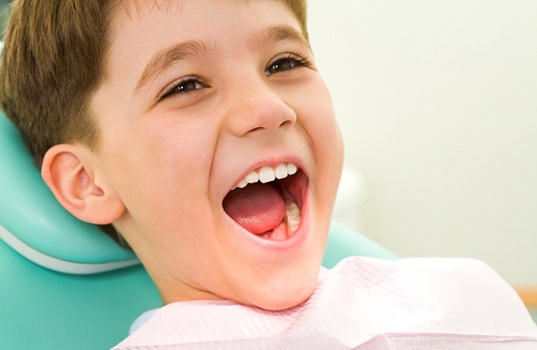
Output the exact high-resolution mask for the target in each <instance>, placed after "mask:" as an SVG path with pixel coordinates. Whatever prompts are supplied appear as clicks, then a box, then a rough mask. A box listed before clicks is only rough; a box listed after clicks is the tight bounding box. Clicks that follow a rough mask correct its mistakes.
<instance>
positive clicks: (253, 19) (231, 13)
mask: <svg viewBox="0 0 537 350" xmlns="http://www.w3.org/2000/svg"><path fill="white" fill-rule="evenodd" d="M125 3H126V2H125ZM141 3H142V5H140V6H139V7H137V8H134V7H133V8H130V9H129V11H126V10H125V8H123V7H119V11H118V12H117V14H115V17H114V20H113V25H112V29H111V33H110V34H111V36H110V38H109V40H110V51H109V54H108V55H107V57H106V59H107V61H106V76H105V79H104V81H103V83H102V85H101V86H100V88H99V89H98V91H97V93H96V95H95V96H94V99H93V100H92V105H91V106H92V107H91V108H92V112H94V114H95V115H96V121H97V123H98V126H99V129H100V132H101V138H100V146H99V148H98V149H97V151H96V152H95V153H94V154H93V156H92V157H94V158H93V159H94V164H95V171H96V174H98V176H100V177H101V179H105V181H107V183H108V184H109V185H110V187H111V188H113V189H114V191H115V192H116V193H117V195H118V197H119V198H121V200H122V202H123V203H124V205H125V208H126V209H125V212H124V213H123V214H122V215H121V216H120V217H119V218H117V220H115V221H114V223H115V225H116V227H117V228H118V229H119V231H120V232H122V234H123V235H124V236H125V238H126V239H127V240H128V242H129V243H130V244H131V246H132V247H133V249H134V250H135V251H136V253H137V254H138V255H139V257H140V259H141V260H142V261H143V263H144V265H145V266H146V268H147V270H148V271H149V273H150V274H151V276H152V278H153V279H154V281H155V283H156V284H157V286H158V288H159V290H160V292H161V294H162V296H163V299H164V302H165V303H169V302H174V301H180V300H192V299H231V300H235V301H238V302H240V303H244V304H249V305H255V306H259V307H262V308H267V309H282V308H287V307H290V306H294V305H296V304H298V303H300V302H301V301H303V300H305V299H306V298H307V297H309V296H310V294H311V293H312V292H313V290H314V288H315V286H316V282H317V274H318V269H319V265H320V262H321V259H322V256H323V252H324V247H325V243H326V238H327V232H328V227H329V223H330V217H331V211H332V206H333V201H334V198H335V194H336V190H337V185H338V182H339V176H340V172H341V167H342V157H343V156H342V153H343V152H342V142H341V138H340V134H339V130H338V127H337V124H336V120H335V117H334V111H333V107H332V103H331V100H330V96H329V93H328V91H327V88H326V86H325V84H324V82H323V80H322V79H321V77H320V76H319V74H318V72H317V70H316V68H315V66H313V64H312V65H311V66H308V63H307V62H311V63H312V60H313V57H312V53H311V52H310V50H309V48H308V46H307V43H306V42H305V40H304V38H303V37H302V34H301V31H300V26H299V23H298V21H297V19H296V18H295V17H294V15H293V14H292V12H291V11H290V10H289V9H288V8H287V7H286V5H285V4H283V3H281V2H278V1H249V2H247V1H243V0H225V1H213V0H184V1H180V2H177V1H167V2H166V1H161V2H157V3H158V5H159V6H155V4H154V3H153V2H147V3H146V2H141ZM287 163H293V164H295V165H296V166H297V167H298V172H297V173H296V174H295V175H290V176H288V177H287V178H286V179H285V180H282V181H279V180H276V181H274V182H272V183H271V184H267V185H263V186H262V185H259V184H258V185H248V186H246V187H245V188H244V189H242V190H241V189H236V190H233V188H234V187H236V186H237V184H239V183H240V182H241V180H242V179H244V178H245V177H246V176H247V175H248V174H250V173H252V172H253V171H257V172H259V171H260V170H261V168H263V167H271V168H273V169H276V168H277V167H278V165H280V164H287ZM290 168H291V170H290V172H291V173H293V171H292V165H291V167H290ZM283 169H284V168H283V167H282V166H280V167H279V169H278V171H277V172H276V173H277V174H280V172H282V175H281V176H283V175H286V172H285V170H283ZM267 170H268V169H266V168H265V169H263V170H262V171H261V172H267ZM268 173H269V174H268V176H269V178H270V171H268ZM264 176H266V174H263V175H262V177H264ZM274 184H275V185H274ZM230 193H231V194H230ZM292 203H294V204H292ZM295 204H296V206H298V207H299V208H301V218H300V224H299V226H298V229H296V231H294V229H293V228H292V227H289V226H292V224H289V223H288V222H287V220H288V219H286V215H287V214H286V208H287V207H292V206H294V205H295ZM298 215H300V213H298V212H297V211H296V209H295V211H294V214H292V215H291V216H294V217H295V219H289V221H293V220H295V221H296V217H297V216H298ZM238 216H241V218H238ZM232 217H233V218H234V219H233V218H232ZM238 222H240V224H239V223H238ZM252 231H254V232H253V233H252ZM266 231H268V233H265V232H266ZM293 231H294V232H293Z"/></svg>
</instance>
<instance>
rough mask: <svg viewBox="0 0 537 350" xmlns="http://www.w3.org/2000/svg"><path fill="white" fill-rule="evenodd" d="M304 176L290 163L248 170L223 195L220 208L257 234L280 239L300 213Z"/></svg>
mask: <svg viewBox="0 0 537 350" xmlns="http://www.w3.org/2000/svg"><path fill="white" fill-rule="evenodd" d="M307 185H308V179H307V177H306V176H305V174H304V173H303V172H302V171H301V170H300V169H298V168H297V167H296V165H294V164H293V163H286V164H280V165H278V166H277V167H274V168H273V167H268V166H265V167H262V168H260V169H258V170H256V171H253V172H251V173H250V174H248V175H247V176H246V177H245V178H244V179H242V180H241V181H240V182H239V183H238V184H237V186H236V187H235V188H234V189H233V190H232V191H230V192H229V193H228V194H227V196H226V197H225V198H224V201H223V207H224V211H225V212H226V213H227V214H228V215H229V216H230V217H231V218H232V219H233V220H235V222H237V223H238V224H239V225H240V226H242V227H243V228H244V229H246V230H247V231H249V232H250V233H252V234H254V235H257V236H258V237H260V238H263V239H267V240H273V241H284V240H286V239H288V238H289V237H291V236H292V235H293V234H294V233H295V231H296V230H297V228H298V226H299V225H300V219H301V215H302V205H303V198H304V196H305V191H306V189H307Z"/></svg>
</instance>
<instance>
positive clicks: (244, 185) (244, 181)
mask: <svg viewBox="0 0 537 350" xmlns="http://www.w3.org/2000/svg"><path fill="white" fill-rule="evenodd" d="M246 185H248V182H246V180H241V181H240V182H239V184H238V185H237V187H238V188H245V187H246Z"/></svg>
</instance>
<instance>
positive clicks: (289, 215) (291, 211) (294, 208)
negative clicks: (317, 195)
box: [285, 203, 302, 236]
mask: <svg viewBox="0 0 537 350" xmlns="http://www.w3.org/2000/svg"><path fill="white" fill-rule="evenodd" d="M285 208H286V209H287V211H286V213H285V220H286V221H287V227H288V228H287V234H288V235H289V236H291V235H292V234H293V233H295V231H296V229H297V228H298V225H299V224H300V215H301V214H302V213H301V212H300V208H299V207H298V205H296V203H289V204H287V205H286V206H285Z"/></svg>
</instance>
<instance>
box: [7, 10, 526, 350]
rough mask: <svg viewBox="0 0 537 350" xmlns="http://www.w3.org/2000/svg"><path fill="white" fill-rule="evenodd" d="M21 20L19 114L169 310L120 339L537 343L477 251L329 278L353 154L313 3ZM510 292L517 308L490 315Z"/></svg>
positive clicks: (13, 58) (49, 168) (359, 267)
mask: <svg viewBox="0 0 537 350" xmlns="http://www.w3.org/2000/svg"><path fill="white" fill-rule="evenodd" d="M12 16H13V17H12V19H11V24H10V27H9V29H8V32H7V35H6V44H5V49H4V50H5V52H4V54H3V58H2V60H3V61H2V70H1V72H0V81H1V84H2V85H1V96H0V97H1V101H2V105H3V108H4V109H5V111H6V114H8V115H9V116H10V118H11V119H12V120H13V121H14V122H15V124H16V125H17V126H18V127H19V128H20V130H21V133H22V134H23V137H24V138H25V140H26V142H27V143H28V145H29V147H30V149H31V150H32V152H33V153H34V155H35V157H36V162H37V164H38V165H39V166H41V169H42V174H43V178H44V180H45V182H46V183H47V185H48V186H49V187H50V189H51V190H52V192H53V193H54V195H55V196H56V198H57V199H58V201H59V202H60V203H61V204H62V205H63V206H64V207H65V208H66V209H67V210H69V211H70V212H71V213H72V214H73V215H75V216H76V217H78V218H79V219H81V220H84V221H88V222H91V223H94V224H97V225H101V226H102V227H103V229H104V230H105V232H107V233H109V234H110V235H112V236H113V237H115V238H116V239H117V240H118V241H119V242H126V244H128V246H129V247H131V248H132V249H133V250H134V251H135V252H136V254H137V255H138V257H139V258H140V260H141V261H142V262H143V264H144V266H145V268H146V269H147V271H148V272H149V274H150V275H151V277H152V279H153V280H154V282H155V284H156V285H157V287H158V289H159V292H160V294H161V296H162V299H163V302H164V304H165V305H166V306H165V307H164V308H163V309H162V310H160V311H159V312H157V313H156V314H155V315H154V316H153V317H152V318H151V320H150V321H148V323H147V324H146V325H144V326H143V327H142V328H141V329H140V330H139V331H138V332H136V333H135V334H133V336H132V337H130V338H128V339H127V340H126V341H125V342H123V343H122V344H120V345H119V346H118V348H132V347H137V346H162V347H166V346H167V347H174V348H175V347H179V346H180V345H184V346H187V347H188V346H191V347H193V348H197V347H198V346H199V347H202V348H206V347H211V346H213V347H215V348H233V349H236V348H241V347H244V348H282V347H291V346H295V347H298V348H309V349H311V348H313V346H317V347H318V348H353V347H356V346H360V344H364V345H363V346H364V348H365V347H367V346H375V348H388V347H390V346H391V345H389V344H396V343H397V344H398V346H401V348H405V347H404V346H403V345H402V344H403V343H404V341H401V340H398V339H399V338H398V337H397V336H392V337H388V338H386V337H385V336H381V335H382V334H386V333H405V334H410V335H412V336H413V337H412V338H411V339H415V343H413V344H418V343H420V344H424V343H423V342H424V341H425V342H427V341H429V340H430V337H429V336H425V337H421V336H418V335H417V333H427V334H428V335H438V334H440V333H442V334H444V333H460V332H467V333H468V334H472V335H474V336H475V337H474V338H470V340H468V339H467V338H465V337H462V336H454V337H453V338H452V339H455V340H456V341H458V342H460V344H462V345H460V346H461V347H460V348H463V347H464V346H466V345H468V344H469V342H470V341H471V342H472V344H474V342H477V343H480V342H482V341H486V342H493V341H500V340H501V341H502V342H503V343H502V344H508V346H511V347H510V348H520V349H526V348H529V347H530V346H532V344H533V346H534V345H535V344H537V337H536V334H537V330H536V329H535V326H534V325H533V324H531V322H530V321H529V317H528V315H527V313H525V310H524V309H523V306H522V305H521V304H520V302H519V300H518V299H516V298H515V297H514V296H513V295H511V294H512V291H510V290H509V289H508V288H507V287H506V286H505V284H504V283H503V282H501V281H499V280H498V278H497V277H496V276H495V275H494V274H493V273H491V272H490V271H489V270H488V269H486V268H484V267H483V266H481V265H480V264H477V263H475V262H468V261H462V262H461V261H453V262H449V261H437V260H433V261H427V260H425V261H423V262H421V261H420V260H416V261H415V260H410V261H406V262H405V261H403V262H400V263H388V262H381V261H374V260H367V259H366V260H356V259H355V260H352V261H348V262H346V263H344V264H342V265H341V267H338V268H336V269H335V270H334V271H333V272H331V273H326V274H324V275H323V276H322V277H321V280H320V282H319V280H318V278H319V277H318V276H319V268H320V262H321V259H322V256H323V251H324V246H325V243H326V239H327V232H328V227H329V223H330V216H331V212H332V207H333V202H334V198H335V194H336V190H337V185H338V180H339V176H340V173H341V167H342V159H343V147H342V141H341V137H340V133H339V130H338V127H337V123H336V120H335V116H334V112H333V108H332V103H331V100H330V96H329V93H328V90H327V88H326V86H325V84H324V82H323V80H322V79H321V77H320V76H319V73H318V71H317V69H316V67H315V64H314V60H313V55H312V53H311V50H310V47H309V43H308V36H307V29H306V21H305V3H304V1H298V0H297V1H291V0H289V1H276V0H264V1H261V0H258V1H245V0H222V1H214V0H183V1H177V0H176V1H172V0H168V1H164V0H162V1H161V0H154V1H144V0H139V1H117V0H116V1H101V2H99V1H88V0H86V1H84V0H79V1H75V0H72V1H61V2H58V1H52V0H40V1H19V2H18V3H16V4H15V5H14V9H13V15H12ZM453 271H455V272H453ZM413 272H416V273H417V274H418V277H417V278H416V277H415V276H413V274H412V273H413ZM372 276H376V277H374V278H373V277H372ZM436 276H438V277H436ZM476 276H481V277H480V278H477V282H476V281H473V279H475V277H476ZM483 276H484V277H483ZM436 279H438V280H441V281H442V283H440V284H438V283H439V281H438V280H436ZM348 280H350V282H349V281H348ZM463 282H464V283H463ZM466 285H467V286H466ZM374 286H379V288H378V289H377V290H373V289H374V288H373V289H372V288H371V287H374ZM395 286H398V287H397V288H398V290H399V293H395V294H394V295H388V296H386V291H387V290H389V289H390V288H395ZM433 286H435V288H433ZM437 286H438V287H439V288H438V289H437V288H436V287H437ZM472 288H479V290H478V291H477V292H475V293H470V291H471V289H472ZM488 288H499V292H498V293H492V295H493V297H492V298H491V301H490V302H481V303H477V304H478V305H477V306H475V307H473V306H472V307H470V306H469V305H473V304H474V302H475V298H474V296H475V295H479V293H480V291H482V290H487V289H488ZM445 290H449V291H451V292H453V293H459V294H460V295H461V297H460V298H459V297H453V296H450V295H449V293H448V295H446V293H445ZM372 291H374V293H372V294H373V296H372V295H371V294H370V292H372ZM510 293H511V294H510ZM388 294H390V293H388ZM467 294H468V295H469V297H467ZM312 295H313V296H312ZM479 296H480V295H479ZM464 297H466V299H465V298H464ZM437 299H438V300H437ZM460 299H463V300H464V302H460V303H459V301H460ZM470 300H471V301H470ZM496 301H501V302H502V303H505V305H507V306H508V307H507V306H506V312H507V316H505V320H503V321H502V320H499V319H495V320H494V324H491V325H479V326H475V325H474V324H476V323H479V322H481V321H482V320H483V319H486V318H487V317H486V316H483V315H479V313H480V312H485V311H484V310H488V308H489V306H490V305H493V304H494V305H495V302H496ZM334 302H336V303H335V305H334ZM337 302H341V303H342V304H341V305H338V303H337ZM364 302H365V303H364ZM357 303H359V304H357ZM368 305H369V306H373V305H374V306H375V307H374V308H371V309H369V308H368V307H367V306H368ZM386 305H389V307H386ZM401 305H403V306H401ZM342 306H343V307H342ZM347 307H350V311H348V312H347ZM467 307H469V309H466V310H468V312H469V313H470V315H464V316H465V317H462V316H463V315H461V314H460V310H461V309H462V308H467ZM457 310H459V311H458V312H457ZM343 311H346V312H345V313H343ZM366 311H371V312H372V313H379V314H380V316H375V317H373V315H372V314H371V313H370V312H366ZM485 315H487V316H490V315H496V314H495V313H494V312H491V313H488V311H486V312H485ZM407 317H408V319H406V318H407ZM365 319H368V322H366V323H363V322H364V320H365ZM211 322H215V323H214V324H212V325H211V324H209V325H208V324H207V323H211ZM187 327H188V329H187ZM520 335H523V336H520ZM379 337H380V338H379ZM442 337H445V336H444V335H442ZM442 337H439V338H442ZM403 338H404V337H403ZM447 338H449V337H447ZM442 339H443V338H442ZM433 343H434V342H433ZM291 344H293V345H291ZM411 346H412V345H411ZM485 346H486V345H482V347H479V348H483V349H485V348H486V347H485ZM496 346H497V347H496V348H498V349H500V347H499V346H503V345H496Z"/></svg>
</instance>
